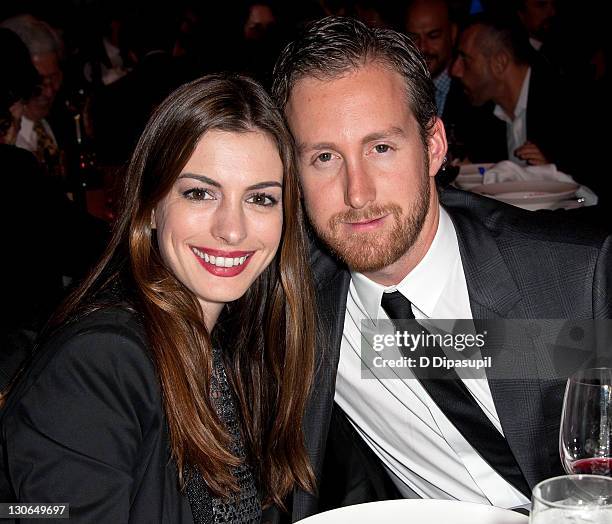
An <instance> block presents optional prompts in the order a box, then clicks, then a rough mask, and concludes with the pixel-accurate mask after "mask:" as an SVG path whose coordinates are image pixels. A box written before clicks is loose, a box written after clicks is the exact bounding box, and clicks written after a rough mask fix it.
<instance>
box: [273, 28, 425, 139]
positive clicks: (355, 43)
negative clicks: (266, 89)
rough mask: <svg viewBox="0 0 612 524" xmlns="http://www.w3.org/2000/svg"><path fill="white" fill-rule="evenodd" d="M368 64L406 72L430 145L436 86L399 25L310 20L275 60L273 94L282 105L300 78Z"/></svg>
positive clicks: (411, 103) (339, 73)
mask: <svg viewBox="0 0 612 524" xmlns="http://www.w3.org/2000/svg"><path fill="white" fill-rule="evenodd" d="M368 64H380V65H383V66H385V67H388V68H389V69H390V70H392V71H395V72H397V73H399V74H400V75H401V76H402V77H403V78H404V81H405V84H406V94H407V99H408V106H409V108H410V110H411V111H412V113H413V114H414V117H415V119H416V121H417V123H418V125H419V130H420V135H421V140H422V141H423V144H424V145H425V146H427V138H428V136H429V134H430V131H431V129H432V126H433V123H434V121H435V120H434V118H435V116H436V98H435V88H434V85H433V82H432V80H431V76H430V74H429V70H428V68H427V64H426V63H425V61H424V60H423V58H422V56H421V54H420V52H419V50H418V49H417V47H416V46H415V45H414V43H413V42H412V40H411V39H410V38H409V37H408V36H406V35H403V34H401V33H398V32H397V31H393V30H391V29H380V28H370V27H367V26H366V25H365V24H363V23H362V22H360V21H358V20H355V19H353V18H346V17H336V16H329V17H326V18H323V19H321V20H317V21H315V22H312V23H311V24H309V25H308V26H306V28H305V29H304V31H303V33H302V34H301V35H300V36H299V37H298V38H297V39H296V40H295V41H293V42H291V43H290V44H289V45H287V47H285V49H284V50H283V52H282V53H281V55H280V57H279V59H278V60H277V62H276V65H275V66H274V78H273V84H272V94H273V96H274V98H275V99H276V102H277V104H279V106H280V107H281V108H282V109H284V108H285V106H286V105H287V102H288V101H289V98H290V96H291V90H292V89H293V87H294V86H295V84H296V82H297V81H298V80H300V79H302V78H306V77H312V78H316V79H318V80H330V79H333V78H337V77H340V76H344V75H346V74H348V73H350V72H351V71H355V70H356V69H358V68H360V67H363V66H365V65H368Z"/></svg>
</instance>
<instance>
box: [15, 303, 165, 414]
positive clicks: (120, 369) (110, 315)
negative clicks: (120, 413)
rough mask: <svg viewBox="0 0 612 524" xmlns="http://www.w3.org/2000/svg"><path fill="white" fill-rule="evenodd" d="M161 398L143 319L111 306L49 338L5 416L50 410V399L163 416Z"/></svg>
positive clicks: (85, 316) (63, 327)
mask: <svg viewBox="0 0 612 524" xmlns="http://www.w3.org/2000/svg"><path fill="white" fill-rule="evenodd" d="M159 397H160V394H159V386H158V380H157V374H156V372H155V366H154V364H153V361H152V358H151V356H150V353H149V350H148V344H147V340H146V333H145V330H144V328H143V325H142V321H141V320H140V318H139V315H138V314H137V313H135V312H134V311H131V310H129V309H127V308H125V307H121V306H109V307H103V308H100V309H97V310H95V311H92V312H90V313H88V314H85V315H83V316H81V317H79V318H78V319H76V320H73V321H70V322H68V323H66V324H65V325H63V326H61V327H60V328H59V329H57V330H56V331H55V332H54V333H53V334H52V335H51V336H49V338H48V339H47V340H46V341H45V342H44V343H42V344H41V346H40V347H39V348H38V349H37V350H36V351H35V354H34V357H33V359H32V361H31V362H30V364H29V365H28V366H27V368H26V370H25V371H24V373H23V376H22V377H21V378H20V380H19V381H18V383H17V384H15V386H14V388H13V390H12V391H11V392H10V394H9V395H8V399H7V405H6V406H5V410H4V411H5V413H6V412H10V411H11V406H12V405H17V404H20V405H22V406H23V405H25V404H29V405H35V404H36V403H37V402H40V403H41V404H44V405H48V404H49V402H50V399H53V401H59V402H61V401H70V402H72V403H73V405H82V406H84V407H85V406H87V405H88V404H89V405H90V406H91V404H117V405H122V406H128V405H130V404H137V405H139V406H141V407H142V408H145V407H148V408H149V409H148V410H145V411H157V410H158V406H159ZM33 399H36V401H33ZM37 409H38V408H37ZM142 414H143V415H144V414H145V413H144V412H143V413H142Z"/></svg>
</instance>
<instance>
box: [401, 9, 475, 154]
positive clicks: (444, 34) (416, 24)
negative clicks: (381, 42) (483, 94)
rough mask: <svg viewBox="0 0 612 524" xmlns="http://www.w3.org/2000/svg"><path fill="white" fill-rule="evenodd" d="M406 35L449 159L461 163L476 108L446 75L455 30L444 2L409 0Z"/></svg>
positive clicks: (458, 83)
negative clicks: (420, 61)
mask: <svg viewBox="0 0 612 524" xmlns="http://www.w3.org/2000/svg"><path fill="white" fill-rule="evenodd" d="M404 22H405V25H404V27H405V30H406V33H408V35H409V36H410V37H411V38H412V39H413V40H414V42H415V43H416V45H417V47H418V48H419V51H421V53H422V54H423V57H424V58H425V61H426V63H427V67H428V68H429V72H430V73H431V78H432V80H433V83H434V86H435V88H436V106H437V108H438V116H439V117H440V118H441V119H442V121H443V122H444V127H445V128H446V135H447V138H448V140H449V156H450V160H455V159H457V160H463V158H464V156H465V151H464V149H463V143H464V142H465V138H464V134H465V132H466V128H467V125H468V124H469V122H471V121H472V120H473V119H474V118H477V113H479V112H480V110H479V109H476V108H473V107H471V106H470V104H469V102H468V100H467V97H466V96H465V93H464V92H463V87H462V85H461V82H459V80H457V79H456V78H452V77H451V76H450V67H451V64H452V61H453V48H454V46H455V43H456V40H457V36H458V32H459V28H458V25H457V23H456V21H455V20H454V17H453V16H451V9H450V7H449V4H448V1H447V0H413V1H412V2H410V3H409V4H408V7H407V8H406V12H405V17H404Z"/></svg>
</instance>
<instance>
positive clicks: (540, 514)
mask: <svg viewBox="0 0 612 524" xmlns="http://www.w3.org/2000/svg"><path fill="white" fill-rule="evenodd" d="M529 522H530V523H531V524H587V523H588V524H609V523H610V522H612V479H611V478H607V477H601V476H599V475H568V476H565V477H554V478H551V479H546V480H544V481H542V482H540V483H539V484H537V485H536V487H535V488H533V494H532V497H531V514H530V516H529Z"/></svg>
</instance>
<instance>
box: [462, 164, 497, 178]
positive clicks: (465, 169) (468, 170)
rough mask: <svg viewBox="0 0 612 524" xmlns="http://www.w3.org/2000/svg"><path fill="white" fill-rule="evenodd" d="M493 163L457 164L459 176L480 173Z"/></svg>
mask: <svg viewBox="0 0 612 524" xmlns="http://www.w3.org/2000/svg"><path fill="white" fill-rule="evenodd" d="M494 165H495V164H460V165H459V176H461V175H482V174H483V173H481V172H480V171H481V170H482V171H483V172H484V171H486V170H487V169H490V168H491V167H493V166H494Z"/></svg>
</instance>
